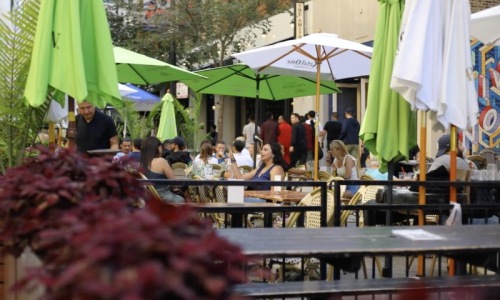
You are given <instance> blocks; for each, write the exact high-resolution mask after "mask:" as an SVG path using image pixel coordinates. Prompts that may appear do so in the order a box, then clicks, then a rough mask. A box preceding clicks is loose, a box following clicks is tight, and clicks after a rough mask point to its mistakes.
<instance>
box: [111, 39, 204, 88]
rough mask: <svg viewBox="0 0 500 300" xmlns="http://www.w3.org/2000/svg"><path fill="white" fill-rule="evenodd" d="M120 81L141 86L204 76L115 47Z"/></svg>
mask: <svg viewBox="0 0 500 300" xmlns="http://www.w3.org/2000/svg"><path fill="white" fill-rule="evenodd" d="M113 52H114V55H115V63H116V70H117V72H118V81H119V82H124V83H133V84H140V85H148V84H155V83H161V82H168V81H177V80H184V79H196V78H198V79H199V78H203V77H202V76H200V75H198V74H195V73H193V72H190V71H188V70H184V69H182V68H179V67H177V66H174V65H171V64H168V63H166V62H163V61H161V60H157V59H154V58H151V57H149V56H146V55H142V54H139V53H137V52H134V51H130V50H127V49H124V48H121V47H114V48H113Z"/></svg>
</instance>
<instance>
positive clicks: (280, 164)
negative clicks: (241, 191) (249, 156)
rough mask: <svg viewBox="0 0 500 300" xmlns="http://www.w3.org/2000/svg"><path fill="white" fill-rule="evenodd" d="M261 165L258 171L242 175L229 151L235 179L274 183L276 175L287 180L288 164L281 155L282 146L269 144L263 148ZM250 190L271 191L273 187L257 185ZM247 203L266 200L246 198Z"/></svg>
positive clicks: (231, 152) (250, 187)
mask: <svg viewBox="0 0 500 300" xmlns="http://www.w3.org/2000/svg"><path fill="white" fill-rule="evenodd" d="M260 155H261V160H260V161H261V164H260V166H259V167H258V168H257V169H254V170H252V171H251V172H248V173H246V174H243V175H242V174H241V172H240V170H239V168H238V166H237V165H236V163H235V162H236V159H235V158H234V155H233V151H232V150H231V149H230V150H229V158H230V159H231V162H232V164H231V170H232V172H233V176H234V178H241V179H245V180H250V181H254V180H266V181H274V179H275V178H276V175H279V176H280V178H281V180H283V179H284V178H285V168H286V162H285V159H284V158H283V156H282V155H281V145H280V144H278V143H268V144H265V145H264V146H263V147H262V150H261V151H260ZM248 189H253V190H270V189H271V186H270V185H267V184H256V185H251V186H249V187H248ZM245 202H265V200H262V199H257V198H249V197H246V198H245Z"/></svg>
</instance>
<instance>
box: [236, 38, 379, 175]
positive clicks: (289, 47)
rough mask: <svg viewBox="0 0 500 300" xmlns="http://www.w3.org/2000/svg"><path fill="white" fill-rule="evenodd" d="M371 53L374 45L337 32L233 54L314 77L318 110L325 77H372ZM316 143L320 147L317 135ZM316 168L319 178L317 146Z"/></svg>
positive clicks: (255, 65)
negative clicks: (320, 91) (342, 35)
mask: <svg viewBox="0 0 500 300" xmlns="http://www.w3.org/2000/svg"><path fill="white" fill-rule="evenodd" d="M371 52H372V48H371V47H368V46H365V45H363V44H360V43H356V42H352V41H349V40H344V39H341V38H339V37H338V36H337V35H336V34H331V33H315V34H311V35H308V36H305V37H303V38H300V39H295V40H290V41H285V42H281V43H277V44H274V45H271V46H267V47H262V48H257V49H253V50H249V51H245V52H242V53H238V54H233V56H234V57H236V58H237V59H239V60H241V61H242V62H244V63H246V64H247V65H249V66H250V67H251V68H252V69H254V70H256V71H257V72H259V73H265V74H278V75H292V76H301V77H309V78H314V79H315V80H316V103H315V109H316V111H317V112H318V111H319V97H320V93H319V87H320V84H321V79H324V80H336V79H344V78H352V77H360V76H368V75H369V74H370V64H371ZM316 132H319V130H316ZM314 145H315V147H318V136H317V135H316V136H315V142H314ZM314 169H315V170H314V177H315V178H317V170H318V151H317V149H315V151H314Z"/></svg>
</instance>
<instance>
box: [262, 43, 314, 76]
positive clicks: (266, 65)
mask: <svg viewBox="0 0 500 300" xmlns="http://www.w3.org/2000/svg"><path fill="white" fill-rule="evenodd" d="M304 45H305V44H301V45H300V46H296V45H293V46H292V47H293V49H291V50H290V51H288V52H286V53H284V54H283V55H280V56H278V57H277V58H276V59H274V60H272V61H270V62H269V63H267V64H265V65H263V66H262V67H260V68H259V69H257V72H259V73H260V72H261V71H262V70H265V69H266V68H267V67H269V66H271V65H272V64H274V63H275V62H277V61H278V60H280V59H282V58H283V57H286V56H288V55H289V54H290V53H292V52H295V51H297V52H299V51H298V50H299V48H301V47H302V46H304Z"/></svg>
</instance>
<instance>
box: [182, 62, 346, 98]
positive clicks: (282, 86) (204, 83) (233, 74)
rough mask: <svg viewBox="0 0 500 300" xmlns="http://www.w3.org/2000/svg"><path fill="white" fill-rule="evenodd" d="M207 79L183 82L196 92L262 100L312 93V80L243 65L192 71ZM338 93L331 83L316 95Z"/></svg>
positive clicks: (321, 88)
mask: <svg viewBox="0 0 500 300" xmlns="http://www.w3.org/2000/svg"><path fill="white" fill-rule="evenodd" d="M196 73H197V74H200V75H203V76H205V77H207V79H195V80H183V82H184V83H185V84H186V85H187V86H189V87H190V88H191V89H193V90H194V91H195V92H197V93H203V94H216V95H228V96H237V97H247V98H259V99H266V100H282V99H288V98H293V97H302V96H310V95H315V94H316V81H315V80H312V79H309V78H304V77H295V76H282V75H270V74H259V73H256V72H255V71H254V70H252V69H251V68H250V67H249V66H247V65H244V64H236V65H231V66H225V67H220V68H213V69H208V70H202V71H198V72H196ZM338 92H340V91H339V89H338V88H337V85H336V84H335V82H333V81H324V82H322V83H321V85H320V94H333V93H338Z"/></svg>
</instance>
